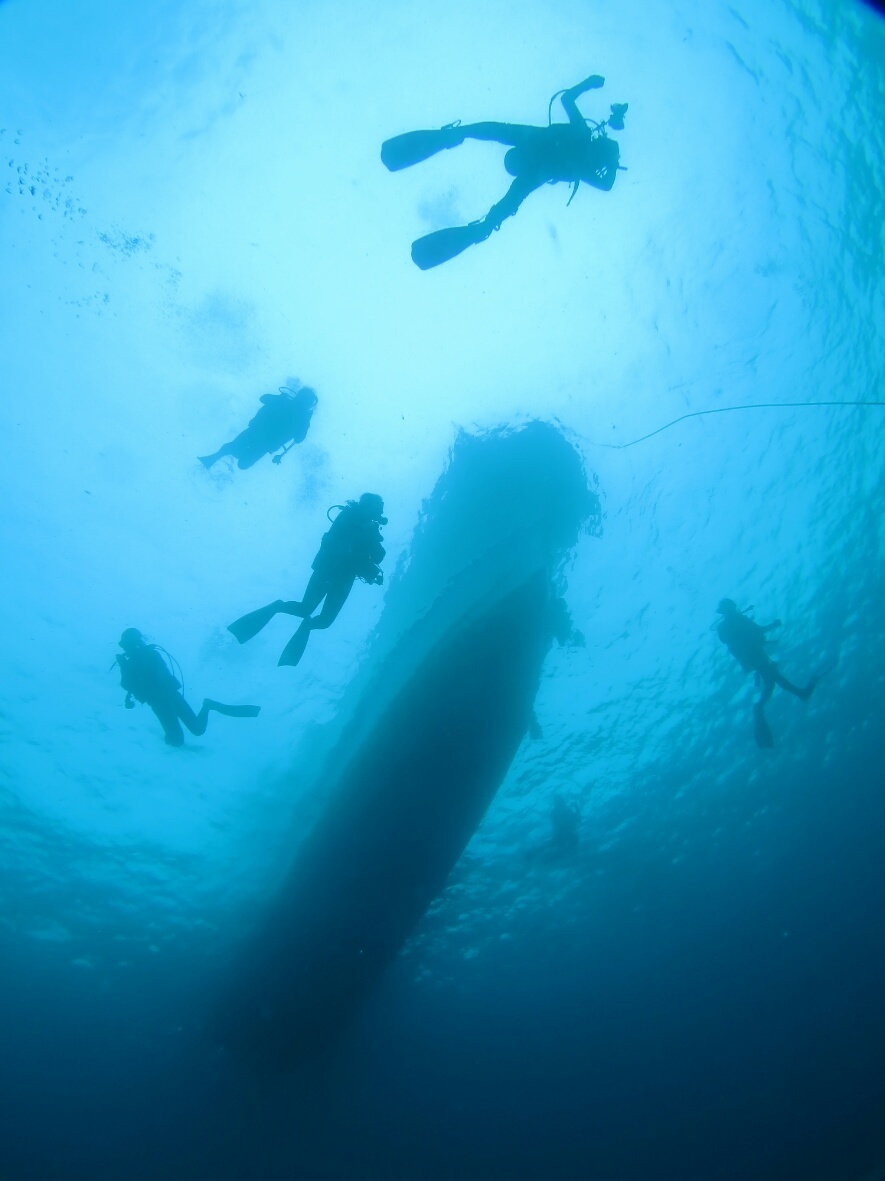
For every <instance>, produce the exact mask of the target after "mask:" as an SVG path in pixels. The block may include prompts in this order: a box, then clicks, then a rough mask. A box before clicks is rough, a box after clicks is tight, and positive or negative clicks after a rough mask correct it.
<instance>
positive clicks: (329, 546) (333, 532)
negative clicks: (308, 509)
mask: <svg viewBox="0 0 885 1181" xmlns="http://www.w3.org/2000/svg"><path fill="white" fill-rule="evenodd" d="M332 507H333V508H337V509H339V510H340V511H339V513H338V515H337V516H336V517H335V518H334V519H333V520H332V528H331V529H329V530H328V531H327V532H326V533H324V534H323V540H322V542H321V543H320V550H319V553H318V554H317V556H316V557H315V558H314V560H313V564H312V567H311V569H312V570H313V574H312V575H311V576H310V581H309V582H308V584H307V589H306V590H305V592H304V598H303V599H302V600H301V601H300V602H298V601H297V600H291V601H285V600H283V599H276V600H275V601H274V602H273V603H268V605H267V606H266V607H259V608H258V610H257V611H252V612H250V613H249V614H248V615H244V616H242V618H240V619H237V620H236V621H235V622H234V623H232V624H231V625H230V627H229V628H228V629H227V630H228V631H229V632H230V633H231V634H232V635H233V636H235V637H236V639H237V640H238V641H239V642H240V643H241V644H245V642H246V641H247V640H251V639H252V637H253V636H257V635H258V633H259V632H260V631H261V629H262V628H263V627H266V625H267V624H268V623H270V621H271V620H272V619H273V617H274V616H275V615H294V616H296V617H297V618H299V619H302V620H303V621H304V622H303V623H302V624H301V626H300V627H299V628H298V630H297V631H296V632H295V634H294V636H292V638H291V640H290V641H289V643H288V644H287V645H286V647H285V648H284V649H283V652H282V655H281V656H280V659H279V661H278V662H277V663H278V664H286V665H296V664H297V663H298V661H299V660H300V659H301V657H302V656H303V655H304V649H305V647H306V646H307V641H308V639H309V638H310V633H311V632H312V631H315V630H318V629H321V628H327V627H329V626H330V625H331V624H332V623H334V622H335V620H336V619H337V618H338V613H339V612H340V610H341V608H342V607H343V606H344V604H345V602H346V600H347V596H348V595H349V594H350V591H351V588H352V587H353V584H354V581H355V580H356V579H357V578H359V579H361V580H362V581H363V582H367V583H369V584H377V585H379V586H380V585H381V583H382V581H383V579H384V576H383V574H382V573H381V570H380V568H379V565H380V563H381V561H382V560H383V558H384V555H385V549H384V546H383V545H382V537H381V528H380V526H381V525H386V524H387V518H386V517H385V516H383V515H382V514H383V512H384V501H383V500H382V499H381V497H380V496H378V495H376V493H374V492H364V493H363V495H362V496H361V497H360V498H359V501H355V500H349V501H348V502H347V504H344V505H340V504H336V505H333V506H332ZM329 512H331V509H330V510H329ZM327 515H328V514H327ZM323 599H325V602H324V603H323V609H322V611H320V613H319V615H313V612H314V611H315V610H316V608H317V607H318V606H319V605H320V603H321V602H322V601H323Z"/></svg>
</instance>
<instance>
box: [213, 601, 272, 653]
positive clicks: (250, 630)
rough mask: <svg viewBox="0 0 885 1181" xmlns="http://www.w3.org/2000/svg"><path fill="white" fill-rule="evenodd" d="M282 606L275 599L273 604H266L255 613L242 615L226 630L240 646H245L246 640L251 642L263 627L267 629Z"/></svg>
mask: <svg viewBox="0 0 885 1181" xmlns="http://www.w3.org/2000/svg"><path fill="white" fill-rule="evenodd" d="M282 605H283V604H282V600H281V599H277V600H276V602H275V603H268V605H267V606H266V607H259V608H258V610H257V611H250V612H249V614H248V615H243V616H241V617H240V618H239V619H236V620H234V622H233V623H232V624H230V626H229V627H228V629H227V630H228V631H229V632H230V634H231V635H232V636H234V637H235V638H236V639H237V640H238V641H239V642H240V643H241V644H245V643H246V641H247V640H251V639H252V637H253V636H257V635H258V633H259V632H260V631H261V629H262V628H263V627H267V625H268V624H269V623H270V621H271V620H272V619H273V617H274V616H275V615H276V614H277V612H278V611H279V610H280V608H281V607H282Z"/></svg>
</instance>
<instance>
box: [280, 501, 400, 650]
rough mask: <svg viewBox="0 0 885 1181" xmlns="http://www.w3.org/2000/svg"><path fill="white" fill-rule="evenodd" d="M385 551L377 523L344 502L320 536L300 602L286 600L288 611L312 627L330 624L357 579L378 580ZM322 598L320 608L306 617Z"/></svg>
mask: <svg viewBox="0 0 885 1181" xmlns="http://www.w3.org/2000/svg"><path fill="white" fill-rule="evenodd" d="M385 552H386V551H385V549H384V546H383V545H382V541H381V528H380V526H379V524H378V522H377V521H374V520H371V519H370V518H369V517H367V516H366V514H365V513H362V512H360V510H359V508H358V507H357V505H356V504H347V505H345V506H344V508H343V509H342V510H341V512H340V513H339V514H338V516H337V517H336V518H335V520H334V521H333V522H332V528H331V529H329V530H328V531H327V532H326V533H325V534H324V535H323V540H322V541H321V543H320V550H319V553H318V554H317V556H316V557H315V558H314V560H313V562H312V564H311V569H312V570H313V574H312V575H311V577H310V581H309V582H308V584H307V589H306V590H305V592H304V598H303V599H302V600H301V602H300V603H298V602H292V603H287V604H286V611H287V614H289V615H295V616H298V617H300V618H302V619H304V621H305V623H306V624H309V626H310V629H311V630H315V629H318V628H319V629H322V628H327V627H329V626H330V624H332V623H334V621H335V619H336V618H337V616H338V613H339V612H340V610H341V608H342V607H343V606H344V604H345V602H346V600H347V596H348V595H349V594H350V591H351V588H352V587H353V584H354V581H355V580H356V579H357V578H361V579H363V581H364V582H369V583H379V582H380V581H381V570H380V569H379V567H380V564H381V562H382V561H383V560H384V555H385ZM323 599H325V600H326V601H325V603H323V609H322V611H321V612H320V613H319V615H317V616H316V618H315V619H309V618H308V616H310V615H312V613H313V612H314V611H315V610H316V608H317V607H318V606H319V604H320V603H321V602H322V600H323ZM302 626H304V625H302Z"/></svg>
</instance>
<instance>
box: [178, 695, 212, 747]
mask: <svg viewBox="0 0 885 1181" xmlns="http://www.w3.org/2000/svg"><path fill="white" fill-rule="evenodd" d="M176 696H177V697H178V700H177V701H176V703H175V708H176V713H177V714H178V717H179V719H180V720H181V721H182V722H184V724H185V726H187V728H188V730H190V732H191V734H195V735H196V736H197V738H199V737H200V735H201V734H205V733H206V723H207V722H208V721H209V709H210V705H209V702H208V701H204V702H203V705H202V708H201V709H200V712H199V713H198V714H195V713H194V711H193V710H192V709H191V707H190V706H189V705H188V703H187V702H186V701H185V699H184V698H183V697H182V695H181V694H180V693H178V694H177V695H176Z"/></svg>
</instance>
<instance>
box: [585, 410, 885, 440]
mask: <svg viewBox="0 0 885 1181" xmlns="http://www.w3.org/2000/svg"><path fill="white" fill-rule="evenodd" d="M803 406H885V402H881V401H879V402H872V401H864V402H748V403H747V404H746V405H744V406H717V407H714V408H713V409H711V410H692V411H691V413H689V414H680V415H679V417H678V418H673V419H671V420H670V422H665V423H664V425H663V426H659V427H658V428H657V430H654V431H649V433H648V434H647V435H640V437H639V438H638V439H631V440H630V442H629V443H591V444H590V446H591V447H606V448H608V450H610V451H623V450H624V449H625V448H626V447H635V446H636V444H637V443H644V442H645V441H646V439H653V438H654V437H655V435H659V434H661V432H662V431H668V430H669V429H670V427H671V426H676V424H677V423H680V422H685V421H686V419H688V418H703V416H704V415H705V414H732V413H733V412H734V411H736V410H791V409H795V408H797V407H803Z"/></svg>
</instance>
